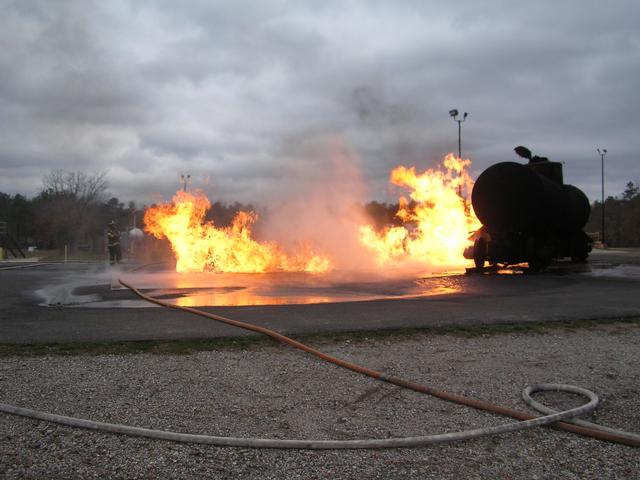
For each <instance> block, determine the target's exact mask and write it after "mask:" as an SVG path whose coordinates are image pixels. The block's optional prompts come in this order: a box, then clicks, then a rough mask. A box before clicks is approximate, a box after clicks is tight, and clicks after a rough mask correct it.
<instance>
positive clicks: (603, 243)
mask: <svg viewBox="0 0 640 480" xmlns="http://www.w3.org/2000/svg"><path fill="white" fill-rule="evenodd" d="M596 150H597V151H598V155H600V168H601V171H602V235H601V238H600V240H601V241H602V247H603V248H604V246H605V240H604V156H605V155H606V154H607V149H606V148H603V149H602V150H600V149H599V148H596Z"/></svg>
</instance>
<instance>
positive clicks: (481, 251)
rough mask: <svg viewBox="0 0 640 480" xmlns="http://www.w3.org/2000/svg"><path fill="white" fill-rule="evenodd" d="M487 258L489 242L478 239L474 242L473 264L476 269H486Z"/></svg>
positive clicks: (481, 238)
mask: <svg viewBox="0 0 640 480" xmlns="http://www.w3.org/2000/svg"><path fill="white" fill-rule="evenodd" d="M486 258H487V240H486V239H485V238H483V237H479V238H476V241H475V242H473V263H475V265H476V268H477V269H478V270H481V269H482V268H484V261H485V259H486Z"/></svg>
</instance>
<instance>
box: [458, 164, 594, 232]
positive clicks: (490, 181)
mask: <svg viewBox="0 0 640 480" xmlns="http://www.w3.org/2000/svg"><path fill="white" fill-rule="evenodd" d="M549 163H551V162H549ZM471 201H472V204H473V209H474V211H475V213H476V215H477V216H478V218H479V219H480V221H481V222H482V224H483V225H485V226H486V227H488V228H489V229H491V230H496V231H501V232H532V231H536V230H540V229H546V228H552V229H554V230H568V229H575V228H578V229H579V228H582V227H583V226H584V225H585V223H586V222H587V219H588V218H589V212H590V206H589V201H588V199H587V197H586V196H585V195H584V193H582V191H581V190H579V189H578V188H576V187H574V186H572V185H562V184H558V183H557V182H555V181H553V180H551V179H550V178H547V177H546V176H543V175H541V174H539V173H537V172H536V171H535V170H534V169H532V168H530V167H529V165H523V164H520V163H516V162H501V163H497V164H495V165H492V166H491V167H489V168H487V169H486V170H485V171H484V172H483V173H482V174H481V175H480V176H479V177H478V179H477V180H476V183H475V185H474V187H473V191H472V194H471Z"/></svg>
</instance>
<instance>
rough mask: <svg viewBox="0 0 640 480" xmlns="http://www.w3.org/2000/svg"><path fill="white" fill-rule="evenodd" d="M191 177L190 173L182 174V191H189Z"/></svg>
mask: <svg viewBox="0 0 640 480" xmlns="http://www.w3.org/2000/svg"><path fill="white" fill-rule="evenodd" d="M190 178H191V175H189V174H187V175H180V181H181V182H182V191H183V192H186V191H187V182H188V181H189V179H190Z"/></svg>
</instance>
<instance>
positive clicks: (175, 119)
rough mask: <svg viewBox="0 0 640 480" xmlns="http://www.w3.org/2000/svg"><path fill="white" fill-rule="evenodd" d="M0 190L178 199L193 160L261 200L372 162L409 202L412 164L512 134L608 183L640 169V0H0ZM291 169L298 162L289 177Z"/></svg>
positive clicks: (500, 155) (368, 167)
mask: <svg viewBox="0 0 640 480" xmlns="http://www.w3.org/2000/svg"><path fill="white" fill-rule="evenodd" d="M0 12H1V15H0V44H1V45H2V48H0V191H1V192H5V193H9V194H15V193H21V194H23V195H27V196H33V195H35V194H37V192H38V191H39V189H40V188H41V186H42V177H43V175H45V174H46V173H48V172H49V171H50V170H51V169H63V170H68V171H78V170H81V171H84V172H87V173H91V172H93V171H96V170H99V169H107V170H108V181H109V192H110V193H111V194H112V195H114V196H117V197H118V198H119V199H120V200H121V201H124V202H127V201H129V200H135V201H136V202H138V203H139V204H142V203H151V202H153V201H157V200H160V199H168V198H170V196H171V195H172V194H173V193H174V192H175V190H177V189H178V188H179V187H180V174H190V175H191V186H193V187H199V188H203V189H204V190H205V191H207V193H209V194H210V195H211V196H212V197H215V199H219V200H222V201H226V202H233V201H236V200H237V201H241V202H249V201H251V202H255V203H258V204H259V203H260V202H262V201H263V200H264V199H265V198H268V197H269V196H271V195H273V194H274V192H278V191H281V190H282V189H287V188H288V187H289V186H290V184H291V182H296V181H297V179H298V178H299V176H300V175H309V177H310V178H313V176H314V175H315V174H317V173H318V172H322V171H323V170H325V169H329V168H331V166H332V165H334V164H335V162H332V161H325V159H324V158H323V155H322V154H318V152H326V155H327V156H331V155H333V154H334V152H333V150H335V148H336V147H335V146H336V145H339V149H340V150H341V151H342V152H343V153H344V152H347V155H346V157H348V158H349V159H350V160H351V161H352V162H354V163H355V167H356V169H357V170H358V171H359V172H360V174H361V177H362V180H363V184H364V185H365V189H364V191H363V195H364V196H365V197H367V199H374V198H375V199H380V200H392V198H391V196H390V195H391V193H390V190H389V188H388V186H387V183H388V176H389V171H390V169H391V168H392V167H393V166H395V165H398V164H404V165H409V166H412V165H415V166H416V167H417V168H419V169H425V168H427V167H431V166H433V165H435V164H436V163H437V162H439V161H440V160H441V159H442V157H443V156H444V155H445V154H446V153H447V152H455V151H456V150H457V126H456V124H455V123H454V122H453V120H452V119H451V118H450V117H449V115H448V111H449V110H450V109H452V108H457V109H459V110H460V111H461V112H464V111H467V112H469V117H468V118H467V120H466V122H465V123H463V124H462V144H463V145H462V149H463V156H464V157H466V158H470V159H471V160H472V161H473V173H474V177H476V176H477V175H478V174H479V173H480V172H481V171H482V170H484V168H486V167H487V166H489V165H491V164H492V163H495V162H498V161H505V160H515V159H517V157H515V155H514V154H513V147H514V146H516V145H525V146H528V147H529V148H530V149H531V150H533V151H534V153H538V154H540V155H546V156H549V157H550V158H551V159H553V160H558V161H562V162H564V163H565V181H566V182H567V183H572V184H574V185H577V186H578V187H580V188H582V189H583V190H584V191H585V192H586V193H587V195H588V196H589V198H590V199H591V200H595V199H598V198H600V180H601V172H600V157H599V156H598V154H597V152H596V148H597V147H600V148H607V149H608V152H609V153H608V154H607V156H606V158H605V174H606V192H607V194H608V195H619V194H620V193H621V192H622V190H623V189H624V187H625V184H626V183H627V182H628V181H630V180H631V181H634V182H638V180H640V168H639V167H638V165H639V164H638V155H637V153H636V152H637V151H638V138H639V137H640V131H639V130H640V129H639V128H638V127H639V122H638V120H637V118H638V117H637V112H639V111H640V95H639V93H638V88H639V87H640V28H639V27H638V23H639V20H640V2H637V1H633V0H628V1H619V0H608V1H606V2H604V1H591V0H573V1H568V0H567V1H561V0H555V1H529V2H514V1H497V0H496V1H482V2H479V1H471V0H468V1H465V0H457V1H455V2H452V1H449V0H447V1H426V0H425V1H422V0H415V1H399V0H396V1H391V0H390V1H373V0H372V1H327V0H322V1H284V0H281V1H276V0H274V1H267V0H253V1H240V0H233V1H212V0H202V1H173V0H164V1H162V0H158V1H151V0H149V1H144V0H109V1H98V0H96V1H89V0H77V1H73V0H69V1H53V0H42V1H31V0H15V1H12V0H0ZM292 172H294V173H292Z"/></svg>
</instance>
